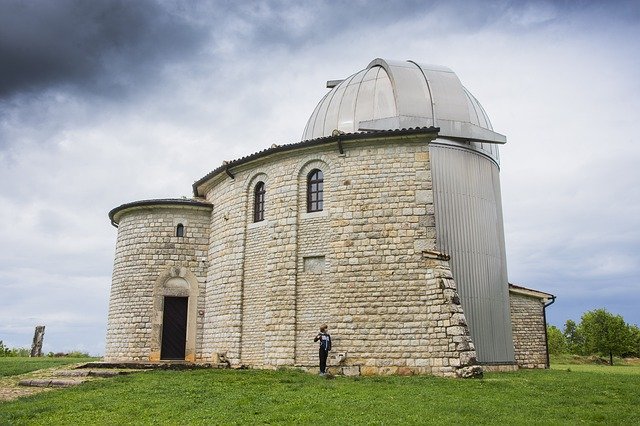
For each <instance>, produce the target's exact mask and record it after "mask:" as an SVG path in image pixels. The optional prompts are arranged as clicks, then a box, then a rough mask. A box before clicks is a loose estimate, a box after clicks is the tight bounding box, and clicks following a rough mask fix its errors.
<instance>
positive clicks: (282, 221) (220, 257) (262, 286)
mask: <svg viewBox="0 0 640 426" xmlns="http://www.w3.org/2000/svg"><path fill="white" fill-rule="evenodd" d="M314 168H319V169H321V170H322V171H323V173H324V199H325V202H324V209H323V211H322V212H316V213H307V212H306V207H305V206H306V204H305V203H306V202H305V200H306V177H307V174H308V173H309V172H310V171H311V170H312V169H314ZM230 172H231V174H232V175H233V178H232V177H231V176H229V175H227V174H219V175H218V176H216V177H214V178H213V180H212V181H211V182H210V184H209V187H208V190H207V195H206V198H207V200H208V201H209V202H211V203H212V204H213V206H214V208H213V213H212V216H211V218H212V219H211V220H212V221H211V233H212V238H211V242H210V247H209V257H208V260H209V263H210V267H209V271H208V278H207V282H208V285H207V290H206V307H207V312H206V317H205V331H204V343H203V348H204V353H203V358H211V359H216V358H217V356H218V354H220V353H224V354H225V355H226V357H227V358H228V359H229V360H230V361H231V363H232V364H235V365H239V364H247V365H253V366H259V367H276V366H279V365H298V366H302V367H310V366H313V365H315V364H316V363H317V346H316V344H314V343H313V337H314V336H315V334H316V333H317V329H318V327H319V325H320V324H321V323H323V322H326V323H327V324H329V327H330V330H329V331H330V333H331V334H332V336H333V343H334V345H333V346H334V348H333V349H334V351H333V353H334V354H336V353H341V354H343V355H344V357H343V360H342V361H341V363H340V365H339V366H338V367H339V368H347V369H350V370H349V371H350V372H353V371H354V369H355V370H357V371H358V372H359V373H360V374H384V373H414V372H415V373H434V374H439V375H456V374H459V375H464V374H469V375H476V374H478V372H479V369H477V368H476V369H473V368H468V367H469V366H472V365H473V364H474V363H475V350H474V347H473V343H472V342H471V339H470V337H469V335H468V327H467V325H466V320H465V318H464V313H463V312H462V308H461V307H460V304H459V297H458V296H457V292H456V288H455V283H454V282H453V279H452V277H451V273H450V270H449V265H448V262H447V261H446V260H443V259H438V258H435V259H433V258H428V257H427V258H425V255H424V252H425V250H430V249H433V248H434V247H435V229H434V227H435V225H434V223H435V222H434V219H433V214H434V212H433V204H432V203H433V201H432V200H433V196H432V194H430V192H431V181H430V173H429V153H428V139H427V138H425V137H424V136H423V137H418V138H416V137H414V138H397V139H395V140H388V139H380V140H356V141H349V142H348V143H345V144H344V154H341V153H340V152H339V150H338V147H337V146H336V147H331V146H328V147H327V146H314V147H310V148H304V149H299V150H295V151H289V152H285V153H281V154H277V155H275V156H272V157H266V158H262V159H258V160H256V161H254V162H251V163H245V164H242V165H240V166H238V167H236V168H234V169H233V170H232V171H230ZM259 181H263V182H265V187H266V209H265V220H264V221H263V222H258V223H253V192H254V191H253V190H254V187H255V184H256V183H257V182H259ZM334 364H335V361H334ZM334 368H336V367H335V366H334Z"/></svg>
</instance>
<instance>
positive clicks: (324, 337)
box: [313, 324, 331, 376]
mask: <svg viewBox="0 0 640 426" xmlns="http://www.w3.org/2000/svg"><path fill="white" fill-rule="evenodd" d="M328 329H329V327H328V326H327V324H322V325H321V326H320V333H318V334H317V335H316V337H315V338H314V339H313V341H314V342H318V341H319V342H320V348H319V352H318V356H319V358H320V375H321V376H324V375H325V374H327V357H328V356H329V351H330V350H331V336H330V335H329V333H327V330H328Z"/></svg>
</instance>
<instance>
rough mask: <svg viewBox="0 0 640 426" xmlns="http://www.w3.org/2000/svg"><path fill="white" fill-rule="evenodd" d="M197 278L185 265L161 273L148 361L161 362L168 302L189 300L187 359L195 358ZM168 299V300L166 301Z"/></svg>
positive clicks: (157, 287)
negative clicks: (175, 299) (163, 330)
mask: <svg viewBox="0 0 640 426" xmlns="http://www.w3.org/2000/svg"><path fill="white" fill-rule="evenodd" d="M198 293H199V292H198V280H197V278H196V277H195V275H193V273H192V272H191V271H189V270H188V269H187V268H184V267H179V266H177V267H172V268H169V269H168V270H167V271H165V272H163V273H162V274H160V276H159V277H158V279H157V280H156V283H155V285H154V289H153V319H152V327H151V352H150V354H149V361H160V360H161V355H162V339H163V336H162V328H163V317H164V308H165V301H167V302H169V301H171V300H173V299H174V298H185V299H186V302H187V303H186V304H187V308H186V333H185V335H186V339H185V355H184V360H185V361H190V362H194V361H195V359H196V321H197V315H198ZM167 298H169V300H167Z"/></svg>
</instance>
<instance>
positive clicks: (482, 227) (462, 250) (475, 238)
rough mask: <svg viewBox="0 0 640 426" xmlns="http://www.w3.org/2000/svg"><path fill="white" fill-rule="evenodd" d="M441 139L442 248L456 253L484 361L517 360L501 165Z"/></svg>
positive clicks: (437, 180)
mask: <svg viewBox="0 0 640 426" xmlns="http://www.w3.org/2000/svg"><path fill="white" fill-rule="evenodd" d="M437 142H438V140H436V143H434V144H432V145H431V146H430V149H429V153H430V157H431V171H432V177H433V193H434V205H435V218H436V244H437V247H438V249H439V250H440V251H442V252H444V253H447V254H449V255H451V268H452V272H453V277H454V279H455V281H456V283H457V286H458V292H459V294H460V299H461V301H462V307H463V308H464V312H465V315H466V318H467V322H468V324H469V328H470V331H471V337H472V339H473V342H474V344H475V347H476V352H477V356H478V361H479V362H481V363H513V362H514V348H513V337H512V331H511V318H510V312H509V287H508V281H507V262H506V255H505V247H504V228H503V223H502V202H501V195H500V180H499V170H498V166H497V165H496V163H495V162H494V161H492V160H490V159H489V158H487V157H486V156H485V155H482V154H481V153H480V152H477V151H475V150H474V149H473V146H468V148H464V147H458V146H452V145H449V144H447V145H445V144H443V145H439V144H438V143H437ZM443 142H444V141H443ZM445 143H446V142H445Z"/></svg>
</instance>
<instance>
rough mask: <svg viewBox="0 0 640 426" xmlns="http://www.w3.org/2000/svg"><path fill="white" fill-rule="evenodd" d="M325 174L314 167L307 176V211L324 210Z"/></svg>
mask: <svg viewBox="0 0 640 426" xmlns="http://www.w3.org/2000/svg"><path fill="white" fill-rule="evenodd" d="M323 187H324V175H323V174H322V170H318V169H313V170H311V173H309V175H308V176H307V212H319V211H322V200H323Z"/></svg>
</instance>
